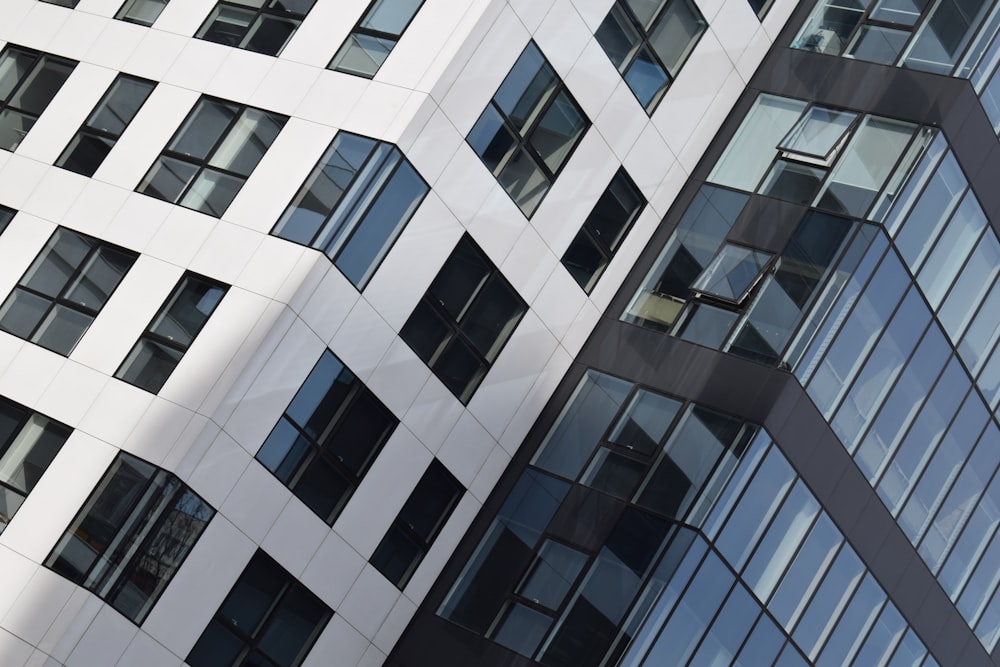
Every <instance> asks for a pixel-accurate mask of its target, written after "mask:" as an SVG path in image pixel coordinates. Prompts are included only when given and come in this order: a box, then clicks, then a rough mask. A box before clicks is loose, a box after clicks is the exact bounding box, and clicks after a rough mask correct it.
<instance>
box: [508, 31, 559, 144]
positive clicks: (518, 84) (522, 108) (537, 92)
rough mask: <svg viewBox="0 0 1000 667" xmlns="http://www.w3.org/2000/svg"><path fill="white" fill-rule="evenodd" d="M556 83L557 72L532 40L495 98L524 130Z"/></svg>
mask: <svg viewBox="0 0 1000 667" xmlns="http://www.w3.org/2000/svg"><path fill="white" fill-rule="evenodd" d="M555 82H556V78H555V72H553V71H552V68H551V67H550V66H549V64H548V63H547V62H546V61H545V56H543V55H542V52H541V51H539V50H538V47H537V46H535V43H534V42H531V43H529V44H528V46H527V47H526V48H525V49H524V52H523V53H521V56H520V57H519V58H518V59H517V62H516V63H514V67H513V68H511V70H510V73H509V74H507V77H506V78H505V79H504V80H503V83H502V84H501V85H500V88H499V89H498V90H497V92H496V95H494V96H493V101H494V102H495V103H496V105H497V106H498V107H500V110H501V111H503V112H504V113H506V114H507V115H508V116H510V117H511V120H512V121H513V122H514V125H515V126H516V127H517V128H518V129H519V130H521V129H522V128H523V126H524V124H525V122H526V121H527V120H528V118H529V116H530V115H531V112H532V111H533V110H534V108H535V107H536V105H537V104H538V103H539V102H541V101H542V98H543V97H544V95H545V94H546V93H547V92H548V91H549V90H550V89H551V88H552V87H553V86H554V85H555Z"/></svg>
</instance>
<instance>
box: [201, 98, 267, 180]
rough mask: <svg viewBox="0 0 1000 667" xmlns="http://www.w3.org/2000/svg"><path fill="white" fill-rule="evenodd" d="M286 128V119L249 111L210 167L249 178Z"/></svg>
mask: <svg viewBox="0 0 1000 667" xmlns="http://www.w3.org/2000/svg"><path fill="white" fill-rule="evenodd" d="M284 124H285V120H284V117H282V116H276V115H274V114H269V113H266V112H264V111H260V110H259V109H246V110H245V111H244V112H243V113H242V114H241V115H240V117H239V119H238V120H237V121H236V123H235V124H234V125H233V126H232V127H231V128H230V129H229V131H228V132H227V133H226V137H225V139H223V141H222V144H221V145H220V146H219V147H218V148H217V149H216V150H215V151H214V152H213V153H212V159H211V160H209V164H210V165H212V166H213V167H218V168H219V169H226V170H228V171H232V172H234V173H236V174H239V175H241V176H249V175H250V172H252V171H253V169H254V167H256V166H257V163H258V162H260V159H261V157H263V156H264V153H265V152H266V151H267V149H268V147H269V146H270V145H271V142H273V141H274V138H275V137H276V136H278V132H279V131H280V130H281V128H282V126H284Z"/></svg>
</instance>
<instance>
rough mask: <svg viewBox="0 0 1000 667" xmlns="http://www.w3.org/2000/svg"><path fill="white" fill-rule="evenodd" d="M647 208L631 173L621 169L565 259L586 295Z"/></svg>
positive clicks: (563, 258) (568, 249)
mask: <svg viewBox="0 0 1000 667" xmlns="http://www.w3.org/2000/svg"><path fill="white" fill-rule="evenodd" d="M645 205H646V200H645V199H644V198H643V196H642V194H641V193H640V192H639V189H638V188H637V187H636V186H635V183H633V182H632V179H631V178H629V175H628V173H627V172H626V171H625V170H624V169H619V170H618V173H616V174H615V175H614V177H613V178H612V179H611V183H609V184H608V188H607V189H606V190H605V191H604V194H602V195H601V198H600V199H598V200H597V205H596V206H594V210H593V211H591V212H590V215H589V216H587V219H586V220H585V221H584V223H583V227H582V228H581V229H580V231H579V233H577V235H576V238H574V239H573V241H572V242H571V243H570V244H569V248H567V249H566V252H565V254H563V257H562V264H563V266H565V267H566V270H567V271H569V273H570V275H571V276H573V279H574V280H576V282H577V283H579V284H580V287H582V288H583V291H584V292H586V293H587V294H590V292H591V291H592V290H593V289H594V286H595V285H596V284H597V280H598V279H599V278H600V277H601V274H602V273H604V269H606V268H607V266H608V264H610V263H611V258H612V257H614V256H615V252H616V251H617V250H618V246H620V245H621V243H622V241H623V240H624V239H625V235H626V234H628V231H629V229H631V227H632V223H634V222H635V219H636V218H637V217H639V212H640V211H642V207H643V206H645Z"/></svg>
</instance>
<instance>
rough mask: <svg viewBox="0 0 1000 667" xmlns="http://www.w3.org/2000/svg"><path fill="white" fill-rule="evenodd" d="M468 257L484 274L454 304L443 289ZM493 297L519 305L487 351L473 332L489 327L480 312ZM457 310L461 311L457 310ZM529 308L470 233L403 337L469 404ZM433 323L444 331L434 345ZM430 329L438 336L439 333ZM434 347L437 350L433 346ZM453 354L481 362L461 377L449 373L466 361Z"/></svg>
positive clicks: (416, 310)
mask: <svg viewBox="0 0 1000 667" xmlns="http://www.w3.org/2000/svg"><path fill="white" fill-rule="evenodd" d="M469 260H471V261H472V262H475V263H476V264H477V267H476V268H477V269H479V270H480V272H481V274H482V275H481V276H480V277H479V279H478V283H477V284H475V285H473V286H472V289H471V290H466V289H465V287H464V286H462V287H459V288H458V291H459V292H463V291H464V292H467V295H463V294H457V293H456V294H454V296H456V298H457V297H460V296H466V298H465V301H464V302H463V303H462V304H458V303H451V301H450V296H452V295H448V296H447V297H445V298H442V296H444V295H443V294H440V293H439V292H444V291H445V288H448V287H453V285H448V284H446V283H448V282H449V274H451V273H462V266H463V265H469V264H470V261H469ZM494 286H496V287H495V288H494ZM494 289H496V290H500V292H499V294H494V293H493V292H492V290H494ZM491 296H493V297H496V296H500V297H502V298H503V299H507V300H509V301H511V302H512V305H513V306H515V307H514V308H513V310H512V311H511V312H510V313H509V315H508V316H507V317H506V322H507V326H505V327H501V329H500V330H499V331H496V335H495V336H493V337H492V339H491V340H488V341H487V340H482V341H480V342H482V343H485V342H489V343H490V345H489V346H488V347H487V349H486V351H485V352H484V351H483V350H481V349H480V347H479V345H478V344H477V342H476V339H474V338H473V336H472V333H471V331H474V330H476V329H484V330H487V331H488V330H489V326H488V323H484V322H483V321H481V320H479V319H477V318H476V317H475V316H476V315H477V314H478V313H479V311H480V309H481V308H484V307H487V306H489V302H488V301H487V298H488V297H491ZM446 301H448V303H446ZM452 310H454V311H457V312H455V313H452V312H451V311H452ZM527 312H528V304H527V302H525V300H524V299H523V298H521V295H520V294H518V293H517V290H516V289H514V287H513V286H512V285H511V284H510V281H508V280H507V278H506V276H504V275H503V273H501V272H500V269H498V268H497V267H496V265H494V264H493V262H491V261H490V259H489V257H487V256H486V253H484V252H483V251H482V249H481V248H480V247H479V246H478V245H477V244H476V242H475V241H474V240H473V239H472V237H471V236H470V235H469V234H468V233H465V234H464V235H463V236H462V238H460V239H459V241H458V243H457V244H456V245H455V248H454V249H453V250H452V253H451V255H449V257H448V259H447V260H445V263H444V265H443V266H442V267H441V269H440V271H439V272H438V274H437V276H436V277H435V278H434V280H433V281H432V282H431V285H430V286H429V287H428V288H427V291H426V292H425V293H424V295H423V296H422V297H421V298H420V301H419V302H418V303H417V305H416V307H415V308H414V309H413V312H412V313H411V314H410V317H409V318H408V319H407V320H406V323H405V324H404V325H403V327H402V329H400V332H399V336H400V338H402V339H403V342H405V343H406V344H407V345H409V346H410V348H411V349H412V350H413V351H414V353H415V354H416V355H417V356H418V357H419V358H420V359H421V360H422V361H423V362H424V363H426V364H427V366H428V367H429V368H430V369H431V371H432V372H433V373H434V375H435V376H437V378H438V379H439V380H441V382H442V383H443V384H444V385H445V387H447V388H448V390H449V391H451V393H452V394H454V395H455V397H456V398H457V399H458V400H459V401H461V403H462V404H463V405H467V404H468V403H469V401H470V400H472V396H473V394H475V391H476V389H478V387H479V385H480V384H481V383H482V381H483V379H484V378H485V377H486V374H487V373H488V372H489V371H490V368H492V366H493V363H494V362H495V361H496V359H497V358H498V357H499V356H500V353H501V352H502V351H503V348H504V347H505V346H506V345H507V343H508V342H509V341H510V339H511V337H512V336H513V334H514V331H515V330H516V329H517V327H518V325H519V324H520V322H521V320H522V319H523V318H524V315H525V313H527ZM429 323H430V324H429ZM428 324H429V326H430V327H433V328H435V329H437V330H438V331H440V332H441V335H440V336H439V338H440V340H438V342H437V343H436V345H433V346H429V344H428V341H427V339H426V335H427V333H428V330H429V329H428ZM430 333H431V334H432V335H433V333H434V332H433V331H431V332H430ZM431 347H432V348H433V349H430V348H431ZM454 354H458V355H462V354H465V357H466V361H472V362H475V363H476V364H477V366H476V368H475V369H473V371H472V372H471V374H470V373H466V374H465V375H461V376H460V375H457V374H455V373H449V372H448V369H449V368H450V367H451V366H450V364H451V363H455V362H458V364H459V365H461V363H462V359H461V356H458V357H456V356H453V355H454ZM452 368H453V367H452ZM459 370H461V369H459Z"/></svg>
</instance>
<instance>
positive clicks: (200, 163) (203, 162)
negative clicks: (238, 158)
mask: <svg viewBox="0 0 1000 667" xmlns="http://www.w3.org/2000/svg"><path fill="white" fill-rule="evenodd" d="M203 101H204V102H206V103H209V104H217V103H222V106H228V105H232V106H235V107H236V108H237V112H236V113H234V114H233V117H232V118H230V119H229V123H228V124H227V125H226V128H225V129H224V130H223V131H222V132H220V133H219V137H218V138H217V139H216V140H215V142H214V143H213V144H212V147H211V148H209V149H208V150H207V151H206V152H205V157H204V158H193V157H192V156H190V155H188V154H186V153H181V152H178V151H174V150H171V149H170V146H171V144H173V143H174V142H175V141H177V138H178V137H179V136H180V134H181V132H183V131H184V130H185V127H184V126H183V125H182V126H181V128H180V129H179V130H178V131H177V133H176V134H174V136H172V137H171V138H170V141H168V142H167V145H166V146H165V147H164V149H163V151H162V152H161V153H160V156H164V155H165V156H167V157H172V158H174V159H175V160H180V161H182V162H187V163H188V164H193V165H197V167H198V171H197V172H195V175H194V177H193V178H192V179H191V183H188V184H187V185H186V186H185V188H184V190H183V192H182V193H181V194H180V196H178V198H177V199H178V200H181V199H183V198H184V195H186V194H187V191H188V189H190V187H191V184H192V183H194V182H195V181H196V180H197V179H198V176H200V175H201V173H202V172H203V171H205V169H206V168H207V167H208V166H209V163H210V162H211V161H212V158H213V157H215V152H216V151H218V150H219V147H220V146H222V144H223V142H225V140H226V138H227V137H228V136H229V133H230V132H232V131H233V128H234V127H235V126H236V123H238V122H239V120H240V118H242V117H243V114H244V113H246V110H247V107H246V106H244V105H241V104H233V103H232V102H226V101H225V100H220V99H217V98H214V97H209V98H206V99H205V100H203ZM197 107H198V103H195V106H194V107H191V112H193V111H194V110H195V109H196V108H197ZM191 112H188V113H189V115H190V113H191ZM212 169H214V170H217V171H219V172H222V173H224V174H227V175H232V176H237V177H239V178H241V179H244V180H245V179H246V176H243V175H242V174H237V173H236V172H232V171H229V170H227V169H221V168H219V167H212Z"/></svg>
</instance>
